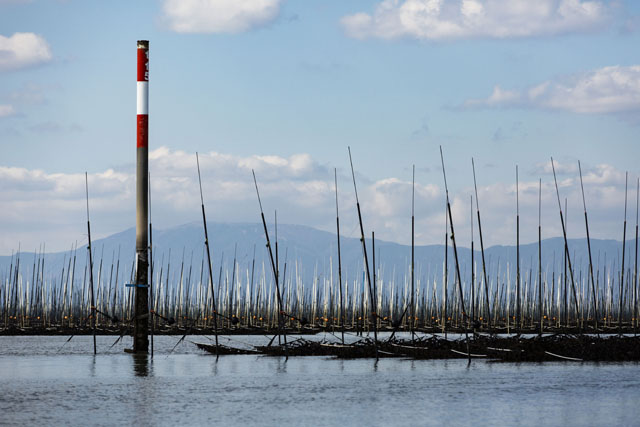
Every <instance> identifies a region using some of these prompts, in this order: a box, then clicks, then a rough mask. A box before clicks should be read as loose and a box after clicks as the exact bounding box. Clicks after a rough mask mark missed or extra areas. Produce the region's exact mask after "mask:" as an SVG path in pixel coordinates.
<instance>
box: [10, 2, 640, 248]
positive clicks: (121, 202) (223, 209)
mask: <svg viewBox="0 0 640 427" xmlns="http://www.w3.org/2000/svg"><path fill="white" fill-rule="evenodd" d="M639 30H640V4H639V3H638V2H632V1H604V0H602V1H595V0H594V1H580V0H540V1H536V2H530V1H524V0H509V1H507V0H483V1H481V0H447V1H441V0H397V1H393V0H386V1H355V0H353V1H348V2H346V1H309V0H183V1H177V0H175V1H174V0H165V1H136V2H130V1H109V2H106V1H90V0H83V1H79V0H78V1H73V0H69V1H55V0H33V1H21V0H0V175H1V176H2V181H3V183H2V184H0V190H1V193H0V197H1V199H2V203H3V205H4V206H6V207H7V208H8V209H4V212H3V213H0V224H1V225H0V232H1V233H0V234H2V236H3V237H0V253H10V251H11V250H12V249H14V248H16V247H17V246H18V243H21V244H22V245H26V246H27V247H37V245H39V244H40V243H42V242H45V241H46V242H47V245H48V246H49V247H51V248H55V249H63V248H66V247H68V246H69V245H70V244H71V243H73V241H75V240H80V241H82V239H83V234H82V229H83V227H84V225H83V224H84V218H83V215H84V212H83V210H82V202H83V197H84V194H83V192H82V189H83V187H82V185H81V184H83V173H84V171H85V170H86V171H88V172H89V174H90V191H91V192H92V194H93V195H94V198H95V201H94V204H95V227H96V229H97V231H96V233H97V235H105V234H109V233H111V232H115V231H119V230H122V229H124V228H127V227H129V226H132V225H133V223H134V222H133V218H132V217H133V206H134V203H133V199H132V197H133V192H134V190H133V188H134V186H133V184H134V182H133V178H132V164H133V159H134V155H135V142H134V141H135V120H134V114H135V74H134V73H135V42H136V40H138V39H149V40H150V45H151V47H150V70H151V71H150V147H151V149H152V150H157V149H160V150H159V151H156V152H155V155H154V156H152V163H151V171H152V188H153V189H154V191H155V193H157V194H155V193H154V195H152V199H153V200H156V201H157V206H155V208H154V213H155V215H156V216H155V218H156V224H157V226H159V227H169V226H172V225H176V224H179V223H182V222H186V221H191V220H197V219H198V207H199V203H198V201H199V200H198V199H199V198H198V193H197V188H195V187H194V184H195V181H194V178H195V175H194V172H195V159H194V158H193V157H194V153H195V152H196V151H199V152H201V153H203V155H204V156H205V162H204V165H205V166H206V165H207V164H208V163H207V161H209V164H210V165H211V169H210V170H205V171H203V172H204V173H205V178H206V179H205V194H206V198H207V200H209V201H210V203H211V205H210V207H209V209H210V211H211V214H210V217H211V219H212V220H219V221H256V220H258V219H259V216H258V213H257V206H256V202H255V195H254V194H253V193H252V192H251V191H250V190H251V188H250V186H249V185H248V184H250V179H251V176H250V166H252V167H254V168H256V173H257V174H258V179H259V180H260V179H261V177H262V180H263V183H264V186H265V189H264V191H265V197H266V200H265V201H266V202H267V203H266V204H267V206H268V208H267V209H270V210H273V209H276V208H277V209H278V210H279V217H280V218H282V221H285V222H290V223H300V224H305V225H310V226H314V227H318V228H322V229H328V230H331V227H332V225H331V224H332V222H333V221H334V219H333V214H332V209H334V207H333V205H332V204H331V196H332V194H333V193H332V192H333V181H332V179H333V175H332V172H333V168H334V167H337V168H338V170H339V173H340V178H341V179H340V182H339V187H340V189H341V192H344V193H345V194H344V195H341V197H344V201H343V203H342V209H343V210H344V211H345V216H346V217H347V219H346V221H348V220H349V219H351V220H353V206H352V204H353V203H352V202H353V200H352V194H351V192H352V185H351V183H350V182H349V181H348V178H349V171H348V156H347V146H351V148H352V150H353V153H354V156H355V158H354V161H355V166H356V170H357V171H358V172H359V180H360V182H359V185H361V186H362V193H363V194H362V196H361V202H362V203H363V207H364V209H365V213H366V215H365V225H367V221H368V227H369V228H374V229H375V231H376V234H378V235H380V236H381V237H382V238H386V239H388V240H394V241H398V242H403V243H404V242H405V240H407V239H408V238H409V235H408V234H407V232H406V230H404V228H403V227H405V223H406V221H407V219H406V216H407V211H408V209H409V208H410V199H409V198H408V197H406V196H407V195H410V180H411V165H412V164H414V163H415V165H416V168H417V174H416V181H417V184H418V187H419V188H418V192H417V194H418V199H419V200H418V202H417V211H416V215H417V217H418V219H417V221H418V224H419V228H420V232H419V235H418V241H419V242H420V243H435V242H438V241H439V240H440V237H439V236H440V235H441V234H442V233H441V229H442V228H443V226H444V224H443V217H444V215H443V212H442V206H443V204H444V199H443V197H444V196H443V192H442V176H441V169H440V161H439V151H438V147H439V146H440V145H442V146H443V149H444V152H445V160H446V162H447V170H448V173H449V177H448V178H449V184H450V191H451V193H452V198H453V199H454V208H455V209H454V210H455V211H456V213H457V215H458V218H459V219H460V221H464V223H463V224H461V225H460V228H461V229H463V230H464V227H466V222H468V219H467V218H468V211H469V209H470V206H469V196H470V195H471V193H472V186H473V179H472V175H471V167H470V166H471V165H470V163H471V161H470V159H471V157H472V156H473V157H475V159H476V168H477V172H478V178H479V185H480V188H479V190H480V192H481V195H480V197H481V200H480V204H481V208H482V209H483V212H485V213H483V216H484V217H487V218H488V219H487V223H488V226H490V225H493V227H494V229H495V231H493V232H492V233H491V236H492V237H490V238H489V239H490V243H504V244H511V243H512V241H511V240H513V238H512V235H513V231H512V230H511V225H510V224H511V223H512V222H513V221H514V220H515V219H513V218H511V217H512V216H513V211H514V210H515V195H514V188H512V187H514V184H515V166H516V164H517V165H519V168H520V181H521V191H524V192H525V193H524V194H523V195H521V202H522V203H523V206H522V209H523V216H526V218H523V221H524V224H525V225H527V226H528V228H527V230H528V231H525V232H524V236H523V237H524V240H525V241H526V240H529V241H532V240H535V238H536V236H537V228H536V227H537V206H536V204H537V183H538V179H539V178H541V179H542V180H543V184H544V189H543V192H544V195H543V199H544V200H543V207H544V210H545V222H546V227H545V230H546V231H547V234H548V236H551V235H557V233H558V232H559V223H558V221H557V205H554V203H557V202H555V194H554V193H553V191H552V190H553V187H552V176H551V175H550V174H549V170H548V167H549V158H550V156H554V158H555V159H556V160H557V161H558V162H559V165H558V167H559V169H558V170H559V172H561V173H560V176H559V178H560V179H561V181H562V182H564V184H563V185H564V187H563V188H562V190H563V194H562V197H563V198H564V197H567V198H568V199H569V202H568V203H569V205H570V207H569V212H570V213H572V212H574V213H576V214H577V213H578V212H580V210H581V206H582V200H581V198H580V193H579V186H578V185H577V184H578V181H577V170H576V168H577V160H581V161H582V164H583V168H584V171H585V172H586V174H587V175H588V177H587V182H586V184H587V188H585V190H586V191H587V196H588V199H589V200H588V203H589V207H590V209H591V210H593V214H592V216H593V218H594V220H593V221H594V224H593V226H594V231H593V233H592V234H594V235H596V236H598V237H608V238H618V239H620V238H621V234H622V230H621V229H622V219H623V218H622V215H623V212H622V210H623V203H624V173H625V171H629V174H630V175H629V176H630V178H629V179H630V187H632V188H633V191H632V190H630V192H629V197H630V198H631V199H630V200H631V201H630V206H632V205H633V204H634V203H635V182H636V179H637V176H638V174H639V173H640V168H639V167H638V163H637V159H638V158H639V157H640V144H638V140H639V130H640V65H639V64H640V58H639V56H640V50H639V49H638V46H640V33H639ZM24 33H26V34H27V36H24V35H23V36H18V37H16V34H18V35H20V34H24ZM207 159H208V160H207ZM248 165H249V166H248ZM261 174H262V175H261ZM527 192H528V193H527ZM633 208H635V206H633ZM630 209H631V208H630ZM631 210H633V209H631ZM42 212H46V213H47V215H44V216H43V215H42ZM633 213H634V214H635V211H634V212H633ZM349 215H351V216H349ZM578 220H580V216H578V215H575V216H574V223H575V226H573V227H572V228H570V230H575V231H574V232H575V233H576V234H575V235H576V237H578V236H580V234H579V231H581V230H582V228H583V224H582V223H581V222H578ZM632 222H633V221H632ZM578 225H579V227H578ZM618 234H620V236H618Z"/></svg>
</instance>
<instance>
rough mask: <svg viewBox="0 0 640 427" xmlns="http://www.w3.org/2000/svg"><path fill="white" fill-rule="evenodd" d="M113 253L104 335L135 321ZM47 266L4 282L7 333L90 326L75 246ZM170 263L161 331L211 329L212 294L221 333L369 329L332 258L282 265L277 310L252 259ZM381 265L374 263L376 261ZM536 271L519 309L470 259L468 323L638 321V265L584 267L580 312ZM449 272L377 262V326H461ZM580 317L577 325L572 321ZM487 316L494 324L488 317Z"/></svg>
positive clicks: (162, 266) (558, 280)
mask: <svg viewBox="0 0 640 427" xmlns="http://www.w3.org/2000/svg"><path fill="white" fill-rule="evenodd" d="M183 252H184V251H183ZM110 255H111V256H110V258H111V260H110V261H109V260H105V259H106V258H107V257H105V256H104V254H102V255H101V256H100V257H99V259H98V260H97V262H95V266H94V269H95V278H96V279H95V284H94V286H95V307H96V310H97V312H96V314H95V316H96V321H97V324H98V325H99V326H101V327H102V326H110V325H119V324H125V323H127V322H128V321H129V320H130V319H131V318H132V316H133V299H132V296H133V295H132V292H131V290H130V289H128V288H124V287H123V286H122V284H123V283H125V282H130V281H131V277H133V274H134V271H133V270H134V266H133V264H132V263H131V264H130V265H128V266H125V265H124V264H125V263H123V262H122V261H121V260H120V258H119V256H118V255H117V252H115V251H114V252H113V253H112V254H110ZM45 258H46V257H45V256H44V254H43V253H37V254H36V255H35V256H34V258H33V259H30V261H29V263H30V266H29V267H30V268H25V267H24V264H25V263H26V261H25V259H24V255H22V254H20V253H17V254H15V255H14V256H13V262H12V263H11V266H10V267H9V269H8V271H5V272H3V273H2V274H0V313H2V317H1V319H0V322H2V324H3V325H4V326H5V327H6V326H8V325H10V324H14V325H15V324H17V325H20V326H21V327H27V326H30V325H42V326H47V327H49V326H68V327H73V326H81V325H87V324H88V322H89V320H90V317H91V312H92V311H91V307H92V305H91V296H90V292H89V283H88V282H89V268H88V265H89V260H88V257H87V259H86V260H83V261H84V262H82V264H83V265H82V266H80V264H81V262H80V261H79V257H78V255H77V249H76V248H75V246H74V248H73V250H71V251H70V252H69V255H68V256H66V258H65V261H64V265H63V267H62V270H61V272H60V273H59V274H58V275H55V276H54V275H49V276H48V277H47V276H46V275H45V274H44V272H43V270H44V269H45V267H46V265H45V264H46V259H45ZM96 258H98V257H96ZM166 258H168V257H166V256H165V255H164V254H162V255H160V259H159V260H158V259H156V260H154V266H155V267H154V270H155V271H154V276H153V279H154V280H153V282H154V293H153V297H152V300H151V301H150V305H151V306H152V307H153V310H154V312H156V313H158V314H159V316H154V322H155V323H156V324H158V326H162V325H165V324H168V323H172V324H173V323H174V322H175V323H176V324H177V325H189V324H191V323H193V321H194V320H195V319H196V318H199V319H198V322H199V324H200V325H203V326H204V325H212V322H213V313H212V310H213V309H212V307H214V304H213V301H212V294H214V293H215V294H216V295H218V298H217V300H216V304H215V310H216V311H217V312H218V313H219V315H220V316H222V317H220V316H218V317H219V319H220V326H221V327H229V326H237V325H244V326H248V325H256V326H257V325H260V326H274V325H275V324H277V317H278V313H279V311H284V312H286V313H288V314H291V315H292V316H293V317H295V318H297V319H299V320H306V322H308V323H310V324H311V323H321V324H323V325H325V324H331V325H336V326H341V325H343V324H345V325H348V326H349V327H357V326H358V325H362V324H370V323H371V320H365V321H363V320H362V319H363V318H364V319H368V318H369V317H370V314H371V310H370V308H371V302H370V294H369V292H370V291H369V289H368V287H367V286H366V276H365V277H364V280H363V277H362V272H360V273H355V274H354V273H351V275H350V274H349V272H345V271H339V273H340V275H341V276H344V277H343V280H341V281H340V280H336V279H335V273H337V272H336V271H335V270H336V268H335V267H336V266H335V265H334V262H333V260H330V262H329V264H330V265H329V271H327V272H321V271H319V270H318V269H317V268H316V270H315V271H314V275H313V277H314V278H313V279H312V280H311V282H310V283H305V280H304V279H303V276H304V275H303V272H302V265H301V263H300V262H299V261H293V262H292V261H290V260H286V261H285V263H286V264H287V265H288V267H287V274H286V276H284V277H283V279H282V282H281V284H282V290H281V295H282V305H283V310H279V309H278V306H277V305H278V302H277V301H276V300H275V298H276V296H275V295H276V293H275V284H274V281H273V277H272V275H271V274H270V272H269V268H268V267H267V266H266V265H265V264H264V263H262V264H257V263H256V262H255V259H253V260H251V261H250V262H248V263H247V265H245V266H241V265H240V264H241V263H240V261H238V260H237V259H235V260H233V264H232V266H227V267H225V268H223V267H220V268H219V270H218V272H217V273H218V274H217V275H214V276H217V277H214V281H213V282H209V280H208V278H207V276H208V274H207V273H208V271H207V267H206V265H205V264H206V263H207V260H206V256H202V257H201V259H200V260H199V261H196V262H194V260H193V258H194V255H193V254H184V255H183V257H182V260H181V261H180V263H179V265H178V266H177V267H175V266H174V265H172V264H171V263H170V262H169V261H166ZM379 258H380V256H378V260H377V262H380V260H379ZM562 260H563V259H562ZM158 261H159V262H158ZM108 263H109V264H108ZM127 264H129V263H127ZM221 264H222V262H221ZM620 264H621V262H620ZM538 267H539V268H538V271H537V273H535V270H534V268H533V266H532V267H531V268H529V269H528V270H527V271H524V272H522V274H521V275H520V286H519V288H520V298H519V301H518V298H517V295H516V290H517V288H518V287H517V282H516V280H513V266H511V265H509V264H506V265H505V266H504V268H495V267H494V268H493V269H488V270H489V271H488V272H487V275H488V277H489V278H488V283H489V286H486V287H485V285H484V284H485V282H484V279H483V274H478V273H477V271H479V270H480V269H481V268H482V266H481V263H479V262H477V261H476V262H475V263H474V267H473V270H472V271H469V272H468V273H469V276H471V277H469V280H467V281H464V279H463V283H462V285H463V286H462V288H463V294H462V297H463V299H464V300H465V301H468V302H469V303H468V305H469V308H470V309H469V312H470V315H471V318H473V319H474V320H476V321H479V322H481V323H482V324H483V325H487V326H495V327H506V326H507V325H508V326H509V327H512V328H515V327H516V325H518V324H522V325H523V327H525V326H527V325H528V326H531V325H532V324H533V323H534V322H536V321H538V320H540V317H541V316H540V315H541V314H542V319H543V320H544V324H545V325H550V326H551V325H556V326H562V325H576V319H578V321H579V322H580V323H584V322H588V321H592V320H594V319H596V312H595V310H594V307H597V309H598V311H599V315H598V316H597V319H598V321H599V322H600V323H601V324H602V323H604V324H605V325H612V324H624V323H629V322H632V321H633V322H634V324H636V323H637V310H638V301H637V291H638V277H637V270H636V268H635V267H634V268H633V269H632V268H629V267H628V264H626V265H625V273H624V274H621V267H620V268H619V267H617V266H616V265H615V264H614V263H612V262H611V260H609V261H606V260H604V262H598V263H596V265H590V266H588V268H583V269H581V270H580V271H579V272H578V273H577V274H574V275H575V276H576V292H577V297H578V298H577V302H578V306H577V307H575V302H574V299H573V293H572V291H571V288H570V287H569V282H570V280H571V279H570V277H569V274H568V272H567V273H565V272H564V271H563V269H562V268H558V270H559V271H557V272H556V271H555V270H553V271H550V270H546V269H543V266H542V265H540V264H539V265H538ZM452 268H453V267H452V266H451V265H449V267H448V268H445V267H444V266H443V269H442V270H443V271H442V272H441V273H438V272H428V273H427V274H423V273H422V272H418V273H417V274H416V273H414V274H412V271H411V270H412V269H411V266H407V267H406V271H404V272H401V273H400V274H398V273H393V272H392V273H391V274H388V272H386V271H385V270H386V267H385V266H384V264H382V263H380V264H377V265H376V267H375V276H376V279H375V280H376V282H375V283H376V294H374V305H375V311H374V312H376V313H377V317H378V324H380V325H381V326H385V325H386V324H387V323H389V324H391V323H392V322H394V321H397V320H398V319H399V317H400V316H401V315H402V313H403V312H404V311H405V310H406V308H407V307H411V306H412V305H413V307H414V308H413V309H410V310H409V311H408V313H409V315H408V316H404V317H405V318H404V319H402V323H403V324H404V325H408V327H410V328H411V327H415V328H420V327H426V326H433V325H434V323H437V324H440V325H444V323H445V322H444V321H443V320H444V319H446V320H447V322H457V323H460V318H461V313H460V312H459V310H458V309H457V307H458V302H459V299H460V291H459V289H458V287H457V278H456V277H455V275H454V274H451V269H452ZM591 269H593V274H594V284H595V286H594V287H593V289H592V288H591V279H590V270H591ZM340 270H341V269H340ZM417 270H419V269H417ZM467 270H469V269H467ZM491 270H493V271H491ZM350 276H351V277H350ZM389 276H392V277H389ZM474 277H479V280H473V279H474ZM412 279H413V280H412ZM621 280H623V281H624V282H623V286H620V281H621ZM452 282H455V283H452ZM209 283H211V285H209ZM208 285H209V286H208ZM412 285H413V286H412ZM412 287H414V290H413V291H412V290H411V288H412ZM341 288H342V289H341ZM485 288H486V289H485ZM212 289H213V291H212ZM341 294H342V296H341ZM487 295H488V297H487ZM341 301H342V304H340V302H341ZM412 301H413V304H412ZM594 301H595V304H594ZM518 312H520V319H519V321H518V314H517V313H518ZM576 312H578V313H580V317H576ZM340 313H342V314H340ZM414 313H415V314H414ZM488 313H491V317H493V318H494V319H490V318H489V317H488V316H487V314H488ZM160 316H162V317H160ZM514 316H515V317H516V318H515V319H514V318H513V317H514ZM163 317H164V318H166V319H164V318H163ZM324 319H328V320H324ZM411 319H413V320H414V321H413V322H412V321H411ZM285 320H287V319H285ZM299 320H296V321H291V320H290V319H289V320H288V321H287V325H292V324H295V323H299ZM445 326H446V325H445Z"/></svg>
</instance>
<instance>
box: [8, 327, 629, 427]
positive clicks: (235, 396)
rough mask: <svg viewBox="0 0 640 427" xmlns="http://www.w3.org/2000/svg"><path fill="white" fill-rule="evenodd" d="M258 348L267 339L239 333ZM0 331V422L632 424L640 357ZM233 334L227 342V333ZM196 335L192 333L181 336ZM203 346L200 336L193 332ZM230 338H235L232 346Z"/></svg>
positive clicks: (68, 423) (102, 423)
mask: <svg viewBox="0 0 640 427" xmlns="http://www.w3.org/2000/svg"><path fill="white" fill-rule="evenodd" d="M239 338H240V339H239V341H242V342H245V343H256V344H262V343H265V342H268V340H269V339H270V338H271V337H266V338H265V337H239ZM65 339H66V337H0V414H1V416H0V424H8V425H43V424H44V425H83V426H84V425H86V424H100V425H114V424H123V425H130V424H141V425H184V424H186V425H205V424H218V425H242V426H245V425H278V426H281V425H288V426H297V425H310V424H313V425H314V426H315V425H340V426H344V425H416V424H418V425H443V424H446V425H505V424H506V425H514V424H519V425H535V426H538V425H637V420H638V419H639V417H640V406H639V405H637V402H638V399H637V390H638V389H639V387H640V364H634V363H618V364H607V363H600V364H591V363H561V362H558V363H546V364H526V363H523V364H519V365H513V364H506V363H489V362H486V361H473V362H472V363H471V365H469V366H468V365H467V361H466V360H448V361H440V360H402V359H381V360H380V361H379V362H378V363H375V361H373V360H371V359H366V360H336V359H331V358H324V357H304V358H303V357H292V358H289V360H288V361H285V359H284V358H280V357H276V358H274V357H264V356H256V355H241V356H220V357H219V358H218V359H216V357H215V356H211V355H209V354H206V353H203V352H201V351H200V350H198V349H197V348H196V347H195V346H194V345H193V344H192V343H190V342H188V341H187V340H185V342H184V343H182V344H180V345H179V346H178V347H177V348H176V351H175V352H174V353H171V354H169V352H170V350H171V348H172V347H173V346H175V344H176V343H177V342H178V340H179V339H180V337H166V336H157V337H156V338H155V343H154V344H155V349H156V354H155V357H154V358H153V359H151V358H150V357H148V356H145V355H142V356H140V355H131V354H124V353H123V351H122V350H123V348H124V347H125V346H128V345H130V338H127V337H125V338H124V339H123V341H125V342H121V343H119V344H118V346H116V347H114V348H113V349H111V350H110V349H109V346H110V345H111V344H112V343H113V341H114V337H98V355H97V356H95V357H94V356H93V355H92V354H91V353H92V350H93V349H92V343H91V337H74V338H73V340H72V341H70V342H69V343H68V344H67V345H66V346H65V347H64V348H63V350H62V351H61V352H59V350H60V348H61V347H62V344H63V343H64V340H65ZM230 339H232V340H237V338H233V337H230ZM190 340H191V341H199V340H200V339H199V337H190ZM203 341H204V339H203ZM236 342H237V341H236Z"/></svg>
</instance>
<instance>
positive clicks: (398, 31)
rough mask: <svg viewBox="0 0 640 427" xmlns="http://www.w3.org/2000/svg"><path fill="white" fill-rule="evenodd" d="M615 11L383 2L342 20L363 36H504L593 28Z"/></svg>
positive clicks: (487, 0)
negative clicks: (370, 11) (370, 9)
mask: <svg viewBox="0 0 640 427" xmlns="http://www.w3.org/2000/svg"><path fill="white" fill-rule="evenodd" d="M610 13H611V9H610V6H609V5H605V3H604V2H602V1H586V0H447V1H445V0H384V1H382V2H380V3H378V4H377V6H376V7H375V10H374V12H373V13H372V14H368V13H364V12H360V13H356V14H353V15H349V16H345V17H344V18H342V20H341V23H342V26H343V28H344V30H345V32H346V33H347V35H349V36H350V37H354V38H358V39H366V38H370V37H375V38H383V39H395V38H402V37H408V38H415V39H423V40H451V39H467V38H489V39H505V38H516V37H537V36H550V35H555V34H565V33H574V32H584V31H592V30H594V29H597V28H599V27H601V26H603V25H604V24H605V23H606V22H607V19H608V15H609V14H610Z"/></svg>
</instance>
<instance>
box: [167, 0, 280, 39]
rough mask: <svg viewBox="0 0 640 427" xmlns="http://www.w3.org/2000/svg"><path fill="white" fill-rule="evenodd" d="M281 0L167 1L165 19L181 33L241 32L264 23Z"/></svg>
mask: <svg viewBox="0 0 640 427" xmlns="http://www.w3.org/2000/svg"><path fill="white" fill-rule="evenodd" d="M281 2H282V1H281V0H165V1H164V5H163V12H164V19H165V20H166V22H167V24H168V26H169V28H170V29H171V30H172V31H175V32H178V33H240V32H243V31H247V30H250V29H251V28H254V27H258V26H261V25H265V24H267V23H269V22H271V21H272V20H274V19H275V18H276V17H277V16H278V14H279V12H280V3H281Z"/></svg>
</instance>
